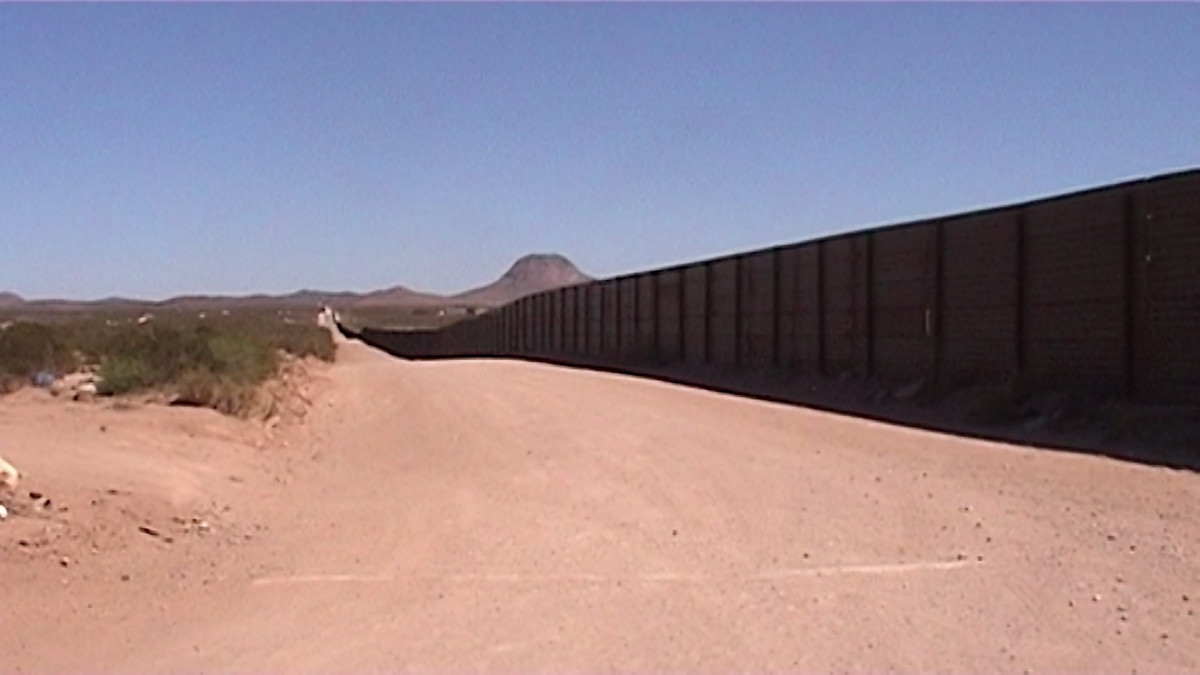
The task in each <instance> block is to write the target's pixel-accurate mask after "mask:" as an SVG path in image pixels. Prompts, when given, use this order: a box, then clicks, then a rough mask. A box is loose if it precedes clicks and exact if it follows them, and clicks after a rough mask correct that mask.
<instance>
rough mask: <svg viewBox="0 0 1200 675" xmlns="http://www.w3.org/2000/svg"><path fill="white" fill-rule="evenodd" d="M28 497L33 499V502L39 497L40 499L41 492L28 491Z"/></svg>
mask: <svg viewBox="0 0 1200 675" xmlns="http://www.w3.org/2000/svg"><path fill="white" fill-rule="evenodd" d="M29 498H30V499H32V500H33V501H35V502H36V501H37V500H39V499H41V498H42V493H40V492H30V493H29Z"/></svg>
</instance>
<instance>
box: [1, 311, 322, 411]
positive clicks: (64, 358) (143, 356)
mask: <svg viewBox="0 0 1200 675" xmlns="http://www.w3.org/2000/svg"><path fill="white" fill-rule="evenodd" d="M281 351H282V352H286V353H289V354H292V355H294V356H296V357H299V358H303V357H308V356H314V357H317V358H319V359H322V360H325V361H332V360H333V358H334V351H335V346H334V343H333V339H332V337H331V336H330V334H329V332H328V331H326V330H325V329H322V328H320V327H318V326H316V325H313V324H305V323H300V322H298V321H297V320H295V319H291V318H290V317H289V318H287V319H286V320H285V318H284V317H283V316H282V315H281V313H278V312H269V313H268V312H263V311H259V312H255V313H249V312H247V313H245V314H242V315H234V316H228V317H226V316H221V317H219V318H206V319H199V318H198V317H196V316H195V315H190V314H182V313H176V314H167V315H164V316H159V317H155V318H154V320H153V321H151V322H149V323H145V324H139V323H137V322H136V321H135V317H131V316H119V317H113V318H103V317H90V316H89V317H75V318H73V319H71V320H68V321H54V322H47V323H45V324H42V323H31V322H21V323H16V324H13V325H11V326H9V327H8V328H7V329H4V330H3V331H0V382H8V383H11V382H12V381H14V379H15V378H22V379H24V380H27V379H28V377H29V376H30V375H32V374H34V373H36V372H38V371H42V370H48V371H51V372H53V373H55V374H62V373H64V372H67V371H70V370H74V369H76V368H78V367H79V366H80V365H83V364H84V363H97V364H99V366H100V368H99V375H100V378H101V383H100V389H101V391H102V393H106V394H127V393H133V392H139V391H147V390H159V391H164V392H167V393H171V394H174V395H175V396H176V397H177V399H178V400H179V401H181V402H184V403H191V404H194V405H202V406H207V407H212V408H216V409H217V410H221V411H222V412H226V413H242V412H245V411H247V410H248V409H249V408H250V407H251V406H252V405H253V404H254V402H255V397H256V392H257V388H258V385H260V384H262V383H263V382H265V381H266V380H268V379H269V378H271V377H272V376H274V375H275V373H277V372H278V370H279V366H280V357H279V354H280V352H281Z"/></svg>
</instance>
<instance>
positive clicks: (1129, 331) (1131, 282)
mask: <svg viewBox="0 0 1200 675" xmlns="http://www.w3.org/2000/svg"><path fill="white" fill-rule="evenodd" d="M1124 206H1125V218H1124V222H1123V223H1122V234H1123V239H1124V242H1123V243H1124V246H1125V260H1124V261H1123V262H1124V269H1123V270H1122V274H1123V276H1124V282H1125V289H1124V291H1125V327H1124V328H1125V330H1124V335H1123V337H1124V339H1125V383H1124V384H1125V396H1126V397H1127V398H1129V399H1131V400H1136V399H1137V396H1138V390H1137V361H1138V359H1137V351H1138V350H1137V348H1138V344H1137V336H1138V331H1137V319H1138V312H1137V287H1136V279H1135V276H1136V274H1137V266H1138V263H1139V260H1138V259H1139V258H1140V256H1139V255H1138V251H1137V248H1138V247H1137V243H1138V239H1137V232H1136V230H1135V228H1136V223H1137V203H1136V201H1135V197H1134V189H1133V188H1129V189H1128V190H1127V191H1126V192H1125V204H1124Z"/></svg>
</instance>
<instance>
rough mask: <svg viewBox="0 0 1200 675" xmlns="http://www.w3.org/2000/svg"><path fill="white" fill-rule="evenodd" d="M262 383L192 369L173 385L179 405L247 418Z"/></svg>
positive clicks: (176, 401)
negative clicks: (211, 409)
mask: <svg viewBox="0 0 1200 675" xmlns="http://www.w3.org/2000/svg"><path fill="white" fill-rule="evenodd" d="M257 385H258V382H256V381H247V380H239V379H235V378H231V377H228V376H221V375H218V374H216V373H213V372H212V371H204V370H189V371H187V372H185V373H183V374H182V375H181V376H180V377H179V379H178V380H176V381H175V382H174V383H173V386H172V389H173V391H174V394H175V403H176V404H182V405H194V406H199V407H204V408H213V409H214V410H218V411H220V412H223V413H226V414H229V415H240V416H245V415H247V414H248V413H249V412H250V411H251V410H252V409H253V408H254V407H255V404H256V403H257V399H258V387H257Z"/></svg>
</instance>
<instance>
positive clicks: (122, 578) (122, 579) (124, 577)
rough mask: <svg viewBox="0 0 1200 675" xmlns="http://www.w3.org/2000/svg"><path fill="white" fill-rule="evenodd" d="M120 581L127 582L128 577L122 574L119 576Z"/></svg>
mask: <svg viewBox="0 0 1200 675" xmlns="http://www.w3.org/2000/svg"><path fill="white" fill-rule="evenodd" d="M121 581H129V575H128V574H122V575H121Z"/></svg>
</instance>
